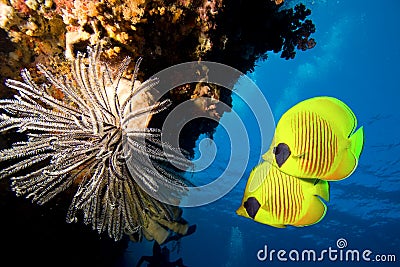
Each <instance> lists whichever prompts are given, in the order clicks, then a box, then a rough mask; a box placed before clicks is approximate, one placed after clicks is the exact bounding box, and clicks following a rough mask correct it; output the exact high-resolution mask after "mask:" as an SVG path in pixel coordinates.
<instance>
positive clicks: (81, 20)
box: [0, 0, 315, 266]
mask: <svg viewBox="0 0 400 267" xmlns="http://www.w3.org/2000/svg"><path fill="white" fill-rule="evenodd" d="M282 5H283V1H281V0H275V1H270V0H254V1H251V2H249V1H244V0H239V1H223V0H192V1H190V0H168V1H161V0H133V1H126V0H94V1H89V0H27V1H24V0H0V98H4V97H10V96H12V95H13V94H14V93H15V91H12V90H10V89H9V88H7V87H6V86H5V85H4V82H5V80H6V79H7V78H11V79H18V77H19V74H20V70H21V69H23V68H27V69H28V70H29V71H30V72H31V73H32V76H33V79H34V81H35V82H37V83H41V82H43V81H44V80H43V78H41V76H40V75H37V74H38V71H37V69H36V68H35V67H36V64H38V63H40V64H42V65H44V66H46V67H47V69H49V70H50V71H52V72H53V73H57V75H56V76H61V75H66V74H68V61H69V60H73V59H74V56H75V55H76V54H77V52H85V51H86V47H87V46H88V45H92V46H93V45H97V44H100V45H101V46H102V47H103V49H104V53H103V55H102V59H103V60H104V61H107V63H108V66H109V67H110V70H111V71H116V70H117V69H118V64H117V63H118V62H119V61H120V60H121V58H124V57H125V56H130V57H131V58H133V59H134V60H135V59H137V58H138V57H143V58H144V61H143V63H142V65H141V68H140V72H139V73H138V78H139V80H141V81H144V80H146V79H148V78H149V77H150V76H152V75H153V74H155V73H157V72H158V71H160V70H162V69H164V68H166V67H169V66H171V65H174V64H177V63H182V62H186V61H198V60H210V61H217V62H220V63H224V64H227V65H230V66H232V67H235V68H237V69H239V70H240V71H242V72H244V73H246V72H249V71H252V70H253V69H254V66H255V64H256V62H257V61H258V60H264V59H266V58H267V52H274V53H279V52H281V56H282V57H283V58H285V59H292V58H294V57H295V53H296V50H307V49H310V48H312V47H314V46H315V40H314V39H313V38H311V37H310V36H311V34H312V33H313V32H314V31H315V27H314V25H313V23H312V22H311V21H310V20H307V19H306V17H307V16H308V15H309V14H310V11H309V10H308V9H306V8H305V6H304V5H298V6H296V7H294V8H293V9H292V8H288V9H282ZM133 70H134V64H131V65H129V66H127V71H126V73H125V77H126V78H130V77H131V76H132V73H133ZM230 93H231V92H230V91H229V90H226V89H224V88H219V87H218V86H215V85H209V84H205V83H200V84H187V85H183V86H180V87H178V88H175V89H174V90H172V91H171V92H170V93H169V95H167V96H166V97H168V98H169V99H171V101H172V104H171V108H173V107H174V106H176V105H178V104H179V103H181V102H183V101H185V100H188V99H193V100H194V101H197V100H196V99H200V98H199V97H200V96H209V97H211V96H212V97H213V99H214V100H213V101H212V102H209V103H208V102H207V103H205V102H202V101H200V100H199V101H198V103H197V107H198V109H199V111H200V112H206V113H209V114H210V113H212V114H213V115H214V116H215V117H216V119H217V120H216V121H210V120H207V119H196V120H194V121H191V122H190V123H188V124H187V125H186V126H185V127H184V129H183V131H182V133H181V140H180V144H181V146H182V147H183V148H185V149H186V150H187V151H189V153H190V152H192V149H193V147H194V144H195V141H196V139H197V138H198V136H199V135H200V134H202V133H207V134H208V135H209V136H210V137H212V134H213V131H214V129H215V127H216V126H217V125H218V118H219V117H220V116H222V115H223V112H224V111H218V110H216V109H215V108H214V107H215V105H216V104H217V103H216V102H217V101H222V102H224V103H226V104H228V105H231V98H230ZM52 95H53V96H54V97H55V98H57V99H62V98H63V97H64V95H63V93H62V92H60V91H59V90H53V91H52ZM167 114H168V110H165V111H164V112H160V113H158V114H155V115H154V116H153V117H152V119H151V121H150V122H149V126H150V127H154V128H159V127H160V125H161V124H162V122H163V120H164V118H165V116H166V115H167ZM194 125H195V127H193V126H194ZM15 140H24V136H23V135H22V134H19V133H15V132H12V133H10V134H2V135H1V136H0V147H1V148H5V147H10V144H11V143H13V142H15ZM0 167H1V169H3V168H4V166H3V165H1V166H0ZM0 188H1V190H0V198H1V200H2V201H0V203H2V204H1V206H0V210H1V212H2V214H4V216H6V217H7V218H8V219H9V220H3V223H2V224H1V225H0V229H13V230H12V231H8V230H7V233H5V235H4V236H3V240H5V242H7V243H10V244H12V245H11V247H15V246H18V245H20V242H24V241H23V240H24V239H25V238H27V237H29V238H30V239H31V240H36V241H37V242H38V244H40V246H33V247H32V248H31V249H30V255H31V256H32V257H27V261H28V259H29V261H28V262H29V263H30V264H32V262H36V261H34V259H35V255H40V254H41V253H43V251H47V252H48V253H50V254H51V253H53V254H55V255H60V254H62V253H61V252H60V251H64V253H65V254H69V255H71V254H74V255H75V257H76V259H77V261H80V262H81V263H82V265H83V264H84V263H91V265H93V264H97V266H101V265H103V266H109V265H110V261H112V260H113V259H115V257H116V255H118V253H119V252H121V250H123V249H124V248H125V245H126V242H127V240H126V239H123V241H121V242H120V243H118V245H116V244H113V243H109V242H108V241H107V239H105V238H104V236H102V239H101V240H100V241H99V239H98V237H97V236H95V235H94V234H93V233H91V232H87V231H85V229H84V227H79V225H78V227H77V226H74V225H71V224H68V225H64V224H63V223H60V222H62V221H63V219H62V217H63V216H64V214H65V212H66V211H67V209H68V205H67V204H68V201H65V199H72V197H73V194H71V192H69V191H67V192H64V193H61V194H60V195H59V196H57V197H56V198H55V199H54V200H53V201H51V202H49V203H46V204H45V206H44V207H36V206H32V205H28V204H27V202H26V200H24V199H20V198H15V197H14V196H13V195H12V193H11V192H10V189H9V184H8V182H7V180H5V179H3V180H1V181H0ZM3 200H4V201H3ZM153 219H154V218H153ZM162 222H163V221H162V220H159V221H158V223H159V224H161V225H162ZM163 227H165V225H164V226H163ZM144 235H146V234H145V233H144ZM133 239H135V238H134V237H133ZM77 240H80V241H82V242H78V241H77ZM93 240H95V241H93ZM55 243H56V244H58V246H53V244H55ZM94 243H95V244H94ZM71 244H73V245H71ZM89 248H90V249H89ZM80 250H86V251H88V250H90V251H91V253H86V254H85V253H82V252H81V251H80ZM99 251H100V253H101V258H100V259H99V260H98V261H97V262H93V258H95V257H96V256H94V255H97V254H98V253H99ZM101 251H103V252H107V253H108V255H109V256H106V254H107V253H102V252H101ZM12 252H13V251H12V249H11V248H10V249H9V250H7V251H5V254H4V255H10V257H11V255H15V254H16V253H12ZM87 258H90V260H88V259H87ZM20 260H22V259H20ZM39 263H40V264H42V265H43V262H41V261H40V260H37V264H39ZM75 263H76V262H75V261H74V260H72V259H69V260H67V261H66V263H65V264H66V265H68V264H69V265H76V264H75Z"/></svg>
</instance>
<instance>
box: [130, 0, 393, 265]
mask: <svg viewBox="0 0 400 267" xmlns="http://www.w3.org/2000/svg"><path fill="white" fill-rule="evenodd" d="M303 2H304V1H303ZM288 4H289V3H288ZM305 4H306V5H307V6H308V7H309V8H311V9H312V15H311V19H312V20H313V22H314V23H315V24H316V27H317V31H316V33H315V34H314V35H313V36H312V37H314V38H315V39H316V41H317V46H316V47H315V48H314V49H311V50H309V51H306V52H298V54H297V56H296V58H295V59H294V60H290V61H285V60H283V59H281V58H279V55H273V54H270V55H269V58H268V60H266V61H264V62H259V63H258V67H257V68H256V69H255V71H254V72H253V73H248V76H249V77H250V78H251V79H252V80H253V81H254V82H255V83H256V84H257V85H258V87H259V88H260V89H261V90H262V91H263V93H264V95H265V97H266V98H267V100H268V102H269V104H270V106H271V109H272V112H273V115H274V117H275V119H276V120H278V119H279V118H280V116H281V115H282V114H283V112H285V111H286V110H287V109H288V108H290V107H291V106H293V105H294V104H296V103H298V102H300V101H302V100H304V99H307V98H310V97H314V96H320V95H328V96H334V97H337V98H339V99H341V100H342V101H344V102H345V103H347V104H348V105H349V106H350V108H351V109H352V110H353V111H354V113H355V114H356V116H357V118H358V124H359V126H361V125H363V126H364V129H365V136H366V139H365V147H364V151H363V154H362V156H361V158H360V162H359V166H358V168H357V170H356V172H355V173H354V174H353V175H352V176H351V177H349V178H348V179H345V180H343V181H339V182H334V183H331V201H330V202H329V203H328V211H327V214H326V216H325V218H324V219H323V220H322V221H321V222H320V223H318V224H316V225H313V226H309V227H304V228H286V229H275V228H272V227H269V226H267V225H262V224H258V223H255V222H253V221H251V220H249V219H246V218H242V217H239V216H237V215H236V214H235V210H236V209H237V208H238V207H239V205H240V202H241V198H242V194H243V190H244V187H245V184H246V181H247V177H248V175H249V172H250V170H251V168H252V167H254V166H255V165H256V164H257V163H258V162H259V160H260V158H259V155H258V154H257V153H255V154H256V155H253V154H254V153H253V154H251V158H250V160H249V165H248V168H247V170H246V172H245V175H244V176H243V177H242V178H241V180H240V182H239V183H238V185H237V186H236V187H235V188H234V190H232V191H231V192H230V193H229V194H227V195H226V196H225V197H223V198H222V199H220V200H218V201H216V202H214V203H211V204H209V205H206V206H202V207H197V208H185V209H184V217H185V218H186V219H188V220H189V221H190V222H191V223H196V224H197V231H196V232H195V233H194V234H193V235H191V236H188V237H185V238H183V239H182V240H181V243H180V244H175V245H177V246H178V245H179V249H178V248H177V249H175V251H174V252H173V253H172V254H171V259H175V258H178V257H182V258H183V261H184V263H185V265H188V266H193V267H195V266H210V267H211V266H227V267H228V266H271V265H278V266H300V265H302V264H301V263H291V262H284V263H282V262H278V261H277V260H276V258H275V260H274V261H273V262H269V261H266V262H259V261H258V260H257V257H256V253H257V251H258V250H260V249H262V248H263V247H264V245H268V247H269V249H276V250H279V249H286V250H287V251H289V250H291V249H297V250H302V249H304V248H307V249H314V250H316V251H321V250H323V249H328V247H332V248H337V247H336V241H337V239H339V238H345V239H346V240H347V243H348V246H347V248H348V249H359V250H360V251H363V250H365V249H370V250H372V251H373V253H374V254H396V256H397V263H385V264H382V263H381V265H383V266H398V265H397V264H398V262H399V261H400V249H399V247H400V230H399V219H400V134H399V131H400V114H399V107H400V92H399V89H400V67H399V64H400V48H399V41H400V27H399V23H398V12H399V10H400V4H399V2H398V1H396V0H383V1H370V0H367V1H365V0H364V1H362V0H352V1H350V0H341V1H331V0H329V1H328V0H324V1H323V0H320V1H318V0H315V1H305ZM260 34H262V33H260ZM238 90H241V88H239V89H238ZM233 105H234V111H236V112H238V113H241V114H242V115H243V116H244V118H248V122H247V124H246V126H247V127H248V131H249V138H250V140H252V141H251V142H253V146H254V147H255V148H256V149H257V148H258V149H259V141H258V140H257V137H258V136H259V135H260V133H259V131H257V127H256V125H252V119H251V116H250V115H249V116H247V115H248V114H247V113H249V110H248V109H246V107H245V106H243V105H242V104H241V103H240V102H238V99H237V98H236V97H234V103H233ZM225 116H226V117H225ZM223 120H229V114H225V115H224V118H223ZM253 140H254V141H253ZM214 141H215V144H216V146H217V148H218V152H217V153H218V155H217V160H216V162H215V163H214V165H213V168H209V169H208V170H207V171H205V172H203V173H199V174H196V175H195V177H194V178H195V179H201V175H203V177H204V179H209V177H210V175H212V172H213V171H215V172H218V169H220V170H221V169H223V167H224V166H225V165H224V164H225V163H226V162H224V159H225V158H227V157H228V155H229V153H230V146H229V142H228V141H229V140H228V138H226V133H225V131H224V130H223V128H222V126H221V127H219V128H218V130H217V133H216V134H215V136H214ZM252 149H253V148H252ZM264 152H265V150H264ZM215 164H216V165H215ZM215 166H216V167H215ZM218 166H219V168H218ZM172 245H174V244H170V245H169V247H170V248H171V249H172ZM151 248H152V243H150V242H144V243H140V244H134V243H131V244H130V245H129V248H128V250H127V253H126V256H125V257H126V258H125V262H126V263H127V264H126V266H133V265H134V264H133V263H134V262H136V261H137V259H138V257H139V256H140V255H151V254H152V253H151ZM324 264H325V265H329V266H330V265H332V266H333V265H334V266H339V265H344V264H349V265H351V266H353V265H360V266H361V265H362V266H373V265H375V264H374V263H368V264H366V263H359V264H356V263H346V262H338V261H337V262H329V261H326V262H324ZM304 265H307V266H309V265H310V263H304ZM143 266H145V265H143Z"/></svg>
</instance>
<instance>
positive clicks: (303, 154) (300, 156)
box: [293, 152, 307, 159]
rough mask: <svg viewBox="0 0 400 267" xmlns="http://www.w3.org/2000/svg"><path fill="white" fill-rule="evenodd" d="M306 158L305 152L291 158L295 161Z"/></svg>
mask: <svg viewBox="0 0 400 267" xmlns="http://www.w3.org/2000/svg"><path fill="white" fill-rule="evenodd" d="M306 156H307V152H303V153H301V154H298V155H293V157H294V158H295V159H302V158H305V157H306Z"/></svg>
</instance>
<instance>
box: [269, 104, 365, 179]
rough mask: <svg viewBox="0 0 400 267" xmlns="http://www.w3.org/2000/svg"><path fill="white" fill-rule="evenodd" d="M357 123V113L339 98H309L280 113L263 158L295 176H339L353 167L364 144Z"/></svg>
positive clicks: (362, 133) (345, 174) (351, 171)
mask: <svg viewBox="0 0 400 267" xmlns="http://www.w3.org/2000/svg"><path fill="white" fill-rule="evenodd" d="M356 127H357V119H356V116H355V115H354V113H353V112H352V111H351V109H350V108H349V107H348V106H347V105H346V104H345V103H343V102H342V101H340V100H338V99H336V98H333V97H314V98H310V99H307V100H305V101H302V102H300V103H298V104H296V105H295V106H293V107H292V108H290V109H289V110H288V111H287V112H286V113H285V114H283V116H282V118H281V119H280V120H279V122H278V125H277V127H276V131H275V136H274V142H273V144H272V146H271V148H270V149H269V150H268V151H267V153H265V154H264V155H263V158H264V159H265V160H267V161H268V160H271V159H272V162H273V165H274V166H276V167H278V168H279V169H280V170H281V171H282V172H284V173H286V174H289V175H292V176H295V177H300V178H314V179H322V180H327V181H331V180H341V179H344V178H346V177H348V176H350V175H351V174H352V173H353V172H354V170H355V169H356V167H357V164H358V159H359V157H360V154H361V151H362V148H363V145H364V130H363V127H361V128H359V129H358V130H357V131H356V132H354V131H355V129H356Z"/></svg>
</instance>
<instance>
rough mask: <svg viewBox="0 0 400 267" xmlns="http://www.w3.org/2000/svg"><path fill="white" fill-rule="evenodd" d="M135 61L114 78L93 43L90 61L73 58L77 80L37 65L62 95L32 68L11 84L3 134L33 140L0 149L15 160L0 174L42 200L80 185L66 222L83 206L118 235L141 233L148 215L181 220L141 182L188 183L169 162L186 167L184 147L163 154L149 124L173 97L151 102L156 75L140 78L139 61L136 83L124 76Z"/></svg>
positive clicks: (0, 122)
mask: <svg viewBox="0 0 400 267" xmlns="http://www.w3.org/2000/svg"><path fill="white" fill-rule="evenodd" d="M84 61H88V64H84ZM129 63H130V58H125V59H124V60H123V61H122V63H121V64H120V66H119V68H118V71H117V73H116V75H115V76H114V78H112V75H111V71H110V70H109V68H108V67H107V65H106V64H103V63H101V62H100V49H99V48H98V47H96V48H94V49H92V48H88V57H87V58H86V57H85V56H84V55H82V54H78V55H77V57H76V59H75V60H73V62H72V64H71V69H70V74H71V76H72V78H68V77H67V76H63V77H55V76H54V75H53V74H51V73H50V72H49V71H48V70H47V69H46V67H44V66H43V65H41V64H39V65H38V66H37V67H38V69H39V70H40V71H41V72H42V73H43V74H44V76H45V77H46V79H47V81H48V82H50V85H51V86H54V87H55V88H57V89H58V90H60V91H61V92H62V93H63V95H64V97H63V98H62V100H59V99H57V98H55V97H53V96H52V94H50V93H49V85H46V84H42V85H40V86H39V85H38V84H36V83H35V82H34V81H33V78H32V77H31V75H30V73H29V72H28V71H27V70H26V69H24V70H22V72H21V76H22V78H23V81H24V82H21V81H16V80H7V81H6V85H7V86H8V87H10V88H13V89H15V90H17V91H18V93H19V94H18V95H15V96H14V99H2V100H0V108H1V109H2V110H3V111H2V114H1V115H0V132H5V131H7V130H11V129H16V130H17V131H18V132H21V133H25V134H26V135H27V141H23V142H17V143H15V144H13V146H12V147H11V148H8V149H4V150H2V151H0V161H1V162H5V163H6V164H8V165H10V166H9V167H7V168H5V169H3V170H1V171H0V178H3V177H11V181H12V184H11V187H12V190H13V191H15V192H16V194H17V195H25V196H26V197H27V198H31V199H32V201H33V202H37V203H38V204H43V203H46V202H47V201H49V200H50V199H52V198H53V197H54V196H56V195H57V194H58V193H60V192H62V191H64V190H66V189H67V188H69V187H70V186H71V185H73V184H77V185H79V186H78V187H77V190H76V193H75V195H74V197H73V199H72V203H71V205H70V208H69V210H68V213H67V221H69V222H73V221H76V220H77V215H78V214H77V212H78V211H82V212H83V218H84V222H85V223H86V224H91V225H92V227H93V229H95V230H97V231H98V232H99V233H102V232H104V231H106V232H108V235H109V236H110V237H111V238H114V239H115V240H119V239H120V238H121V237H122V235H123V234H129V235H130V234H133V233H138V232H139V233H140V230H141V228H142V227H143V226H144V225H145V224H146V218H148V217H154V216H156V217H157V218H162V219H166V220H167V221H173V220H175V219H176V214H175V213H176V209H175V207H172V206H170V205H167V204H165V203H162V202H160V201H158V200H156V199H154V198H153V197H151V196H149V195H148V194H147V193H146V192H145V191H144V190H143V189H142V188H141V187H139V186H138V183H137V182H136V181H139V180H140V181H141V183H142V184H144V185H146V187H147V188H146V189H147V190H152V191H154V192H157V188H158V185H163V187H165V186H174V185H179V186H180V188H183V187H184V185H185V183H184V182H185V181H184V180H183V179H182V178H181V177H180V176H179V175H178V174H177V173H176V172H174V171H172V169H171V168H168V167H167V165H168V164H166V161H167V158H169V159H172V160H173V161H175V162H174V163H176V164H178V165H179V164H180V165H181V166H184V165H186V166H187V161H185V159H184V158H182V157H179V151H178V149H173V148H170V147H169V149H168V152H164V150H163V146H164V145H166V144H163V143H161V141H159V140H160V138H159V137H160V132H159V131H158V130H157V129H149V128H146V126H147V125H146V124H147V121H148V118H149V115H151V114H154V113H156V112H159V111H161V110H164V109H165V108H166V107H168V105H169V104H170V101H169V100H164V101H161V102H156V103H153V104H149V101H151V100H152V95H151V94H150V93H149V91H150V89H151V88H152V87H153V86H154V85H155V84H156V83H157V80H156V79H152V80H149V81H146V82H144V83H142V84H140V83H139V82H138V81H136V76H137V72H138V65H139V64H138V63H137V64H136V67H135V71H134V74H133V79H132V81H128V80H126V79H124V78H122V76H123V73H124V72H125V70H126V69H127V67H128V64H129ZM124 142H127V143H124ZM127 147H128V148H129V149H126V148H127ZM124 152H125V153H124ZM166 153H168V154H166ZM127 161H129V164H130V168H129V170H128V167H127V164H126V162H127ZM177 204H178V203H177Z"/></svg>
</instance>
